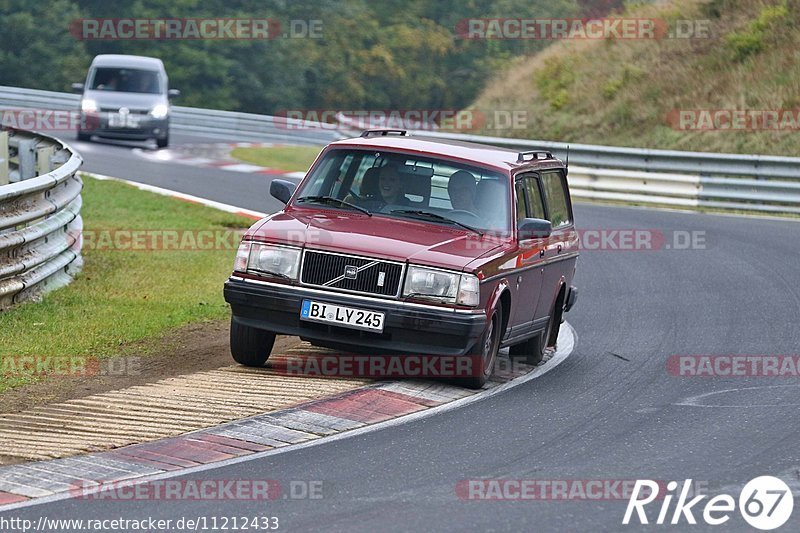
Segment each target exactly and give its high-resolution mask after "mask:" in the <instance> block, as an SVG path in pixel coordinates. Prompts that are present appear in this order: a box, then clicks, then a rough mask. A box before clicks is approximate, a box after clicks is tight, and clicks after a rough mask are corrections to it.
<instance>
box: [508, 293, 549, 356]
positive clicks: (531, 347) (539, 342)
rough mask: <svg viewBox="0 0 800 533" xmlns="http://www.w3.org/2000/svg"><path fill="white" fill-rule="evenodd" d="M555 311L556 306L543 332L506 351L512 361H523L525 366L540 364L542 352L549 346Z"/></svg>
mask: <svg viewBox="0 0 800 533" xmlns="http://www.w3.org/2000/svg"><path fill="white" fill-rule="evenodd" d="M556 309H557V304H556V306H554V307H553V311H551V313H550V320H548V321H547V326H545V328H544V331H542V332H541V333H539V334H538V335H536V336H535V337H531V338H530V339H528V340H526V341H524V342H521V343H519V344H515V345H513V346H512V347H511V348H509V349H508V356H509V357H510V358H511V359H512V360H515V361H525V364H526V365H531V366H536V365H538V364H539V363H541V362H542V359H544V352H545V350H546V349H547V347H548V346H550V343H549V341H550V338H551V337H552V333H553V324H554V322H555V320H554V318H555V317H554V316H553V315H554V314H555V310H556Z"/></svg>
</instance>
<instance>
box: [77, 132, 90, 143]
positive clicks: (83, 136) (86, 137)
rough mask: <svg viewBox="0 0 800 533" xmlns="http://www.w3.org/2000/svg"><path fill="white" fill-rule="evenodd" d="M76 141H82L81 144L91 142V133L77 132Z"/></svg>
mask: <svg viewBox="0 0 800 533" xmlns="http://www.w3.org/2000/svg"><path fill="white" fill-rule="evenodd" d="M78 140H79V141H83V142H89V141H90V140H92V134H91V133H83V132H82V131H79V132H78Z"/></svg>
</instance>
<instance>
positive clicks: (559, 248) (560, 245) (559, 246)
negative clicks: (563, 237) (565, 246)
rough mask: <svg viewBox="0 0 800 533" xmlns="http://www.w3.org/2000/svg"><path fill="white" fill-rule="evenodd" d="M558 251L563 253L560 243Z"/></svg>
mask: <svg viewBox="0 0 800 533" xmlns="http://www.w3.org/2000/svg"><path fill="white" fill-rule="evenodd" d="M558 253H561V245H560V244H559V245H558Z"/></svg>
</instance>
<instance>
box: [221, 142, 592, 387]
mask: <svg viewBox="0 0 800 533" xmlns="http://www.w3.org/2000/svg"><path fill="white" fill-rule="evenodd" d="M566 173H567V169H566V167H565V165H564V164H563V163H562V162H561V161H560V160H558V159H556V158H554V157H553V156H552V155H551V154H550V153H548V152H542V151H533V152H522V153H517V152H514V151H511V150H505V149H500V148H496V147H491V146H484V145H480V144H472V143H461V142H452V141H439V140H435V139H431V138H425V137H416V136H411V135H409V134H408V133H407V132H405V131H403V130H367V131H365V132H364V133H362V134H361V137H359V138H355V139H346V140H341V141H337V142H333V143H331V144H330V145H328V146H327V147H325V149H324V150H323V151H322V152H321V153H320V155H319V156H318V157H317V159H316V161H315V162H314V164H313V165H312V166H311V169H310V170H309V172H308V174H307V175H306V176H305V178H304V179H303V180H302V181H301V183H300V184H299V185H298V186H297V187H296V188H295V185H294V184H293V183H291V182H288V181H283V180H277V179H276V180H273V182H272V184H271V186H270V193H271V194H272V195H273V196H274V197H275V198H277V199H279V200H280V201H281V202H283V203H285V204H286V207H285V208H284V209H283V210H282V211H279V212H277V213H275V214H273V215H269V216H268V217H266V218H264V219H262V220H260V221H259V222H257V223H256V224H254V225H253V226H252V227H251V228H250V229H249V230H248V232H247V233H246V234H245V235H244V237H243V239H242V242H241V245H240V247H239V250H238V252H237V255H236V261H235V265H234V271H233V274H231V276H230V278H229V279H228V280H227V281H226V283H225V288H224V293H225V299H226V301H227V302H228V303H229V304H230V305H231V310H232V319H231V332H230V342H231V353H232V355H233V358H234V360H236V361H237V362H239V363H241V364H244V365H248V366H263V365H264V363H265V362H266V360H267V358H268V357H269V355H270V352H271V350H272V347H273V343H274V341H275V335H276V334H283V335H295V336H299V337H300V338H302V339H304V340H308V341H310V342H311V343H312V344H314V345H317V346H325V347H329V348H334V349H339V350H348V351H350V352H352V351H365V350H366V351H368V352H370V353H404V354H425V355H432V356H436V355H439V356H470V357H472V358H474V359H475V360H477V361H479V366H480V368H479V369H478V371H476V372H474V373H473V374H472V375H471V376H470V377H468V378H463V379H461V380H460V381H461V382H462V383H463V384H464V385H466V386H469V387H474V388H477V387H481V386H483V384H484V383H485V382H486V380H487V379H488V378H489V376H491V374H492V370H493V367H494V362H495V360H496V357H497V353H498V351H499V350H500V349H501V348H504V347H509V348H510V349H509V353H510V355H511V357H513V358H524V359H525V361H526V362H527V363H529V364H538V363H539V362H540V361H541V360H542V357H543V355H544V353H545V350H546V349H547V348H548V347H553V346H555V343H556V340H557V338H558V332H559V327H560V325H561V323H562V322H563V320H564V314H565V313H566V312H567V311H569V310H570V308H571V307H572V306H573V305H574V303H575V300H576V298H577V290H576V288H575V287H574V286H572V280H573V277H574V274H575V264H576V260H577V258H578V251H577V250H578V235H577V233H576V231H575V225H574V220H573V215H572V204H571V201H570V196H569V189H568V186H567V180H566Z"/></svg>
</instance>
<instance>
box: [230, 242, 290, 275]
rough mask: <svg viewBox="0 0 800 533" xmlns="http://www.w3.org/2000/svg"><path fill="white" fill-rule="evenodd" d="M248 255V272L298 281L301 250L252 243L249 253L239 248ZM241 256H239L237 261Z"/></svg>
mask: <svg viewBox="0 0 800 533" xmlns="http://www.w3.org/2000/svg"><path fill="white" fill-rule="evenodd" d="M239 250H240V253H241V254H242V255H244V254H245V253H246V255H247V271H248V272H253V273H255V274H259V275H265V276H274V277H278V278H287V279H293V280H296V279H297V273H298V272H299V270H300V248H290V247H287V246H278V245H275V244H260V243H255V242H254V243H250V250H249V252H244V251H243V250H242V248H241V247H240V248H239ZM238 260H239V254H237V261H238Z"/></svg>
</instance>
